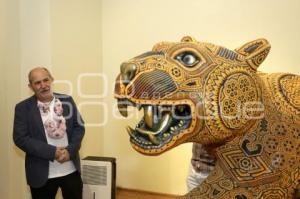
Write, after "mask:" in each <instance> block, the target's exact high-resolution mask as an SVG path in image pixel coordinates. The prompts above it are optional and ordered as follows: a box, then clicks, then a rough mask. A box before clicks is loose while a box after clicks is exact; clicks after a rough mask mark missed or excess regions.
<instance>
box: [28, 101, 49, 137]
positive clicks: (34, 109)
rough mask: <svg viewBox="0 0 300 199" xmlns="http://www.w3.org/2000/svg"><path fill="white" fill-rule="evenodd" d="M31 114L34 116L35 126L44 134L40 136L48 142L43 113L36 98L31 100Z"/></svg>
mask: <svg viewBox="0 0 300 199" xmlns="http://www.w3.org/2000/svg"><path fill="white" fill-rule="evenodd" d="M30 112H31V114H30V115H32V118H33V121H34V123H35V126H36V127H37V132H42V133H38V135H40V136H41V138H42V139H44V140H45V141H47V138H46V134H45V129H44V125H43V121H42V117H41V113H40V110H39V108H38V106H37V99H36V97H35V96H33V97H32V98H31V100H30Z"/></svg>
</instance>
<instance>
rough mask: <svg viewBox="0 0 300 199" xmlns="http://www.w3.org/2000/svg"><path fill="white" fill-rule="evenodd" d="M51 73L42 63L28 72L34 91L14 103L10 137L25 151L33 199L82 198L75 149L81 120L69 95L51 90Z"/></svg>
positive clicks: (80, 129) (82, 129)
mask: <svg viewBox="0 0 300 199" xmlns="http://www.w3.org/2000/svg"><path fill="white" fill-rule="evenodd" d="M53 80H54V79H53V77H52V75H51V73H50V72H49V71H48V70H47V69H46V68H43V67H37V68H34V69H32V70H31V71H30V72H29V74H28V81H29V83H28V86H29V88H30V89H31V90H32V91H33V93H34V95H33V96H31V97H29V98H28V99H25V100H23V101H21V102H20V103H18V104H17V105H16V107H15V118H14V128H13V139H14V142H15V144H16V146H18V147H19V148H20V149H21V150H23V151H24V152H25V154H26V157H25V170H26V179H27V184H28V185H29V186H30V190H31V195H32V198H33V199H55V196H56V193H57V190H58V188H61V190H62V195H63V197H64V199H82V180H81V176H80V157H79V153H78V152H79V149H80V146H81V141H82V138H83V136H84V132H85V128H84V123H83V120H82V118H81V116H80V113H79V112H78V110H77V108H76V105H75V103H74V101H73V99H72V97H71V96H68V95H63V94H58V93H53V90H52V85H53Z"/></svg>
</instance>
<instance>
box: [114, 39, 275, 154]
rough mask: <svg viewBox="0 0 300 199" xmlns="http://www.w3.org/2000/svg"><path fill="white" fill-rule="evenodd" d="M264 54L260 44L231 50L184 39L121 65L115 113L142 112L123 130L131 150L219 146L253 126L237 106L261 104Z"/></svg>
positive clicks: (154, 151)
mask: <svg viewBox="0 0 300 199" xmlns="http://www.w3.org/2000/svg"><path fill="white" fill-rule="evenodd" d="M269 49H270V45H269V44H268V42H267V41H266V40H264V39H258V40H255V41H252V42H249V43H246V44H245V45H243V46H242V47H240V48H238V49H236V50H235V51H231V50H229V49H226V48H224V47H221V46H217V45H213V44H210V43H204V42H198V41H196V40H194V39H193V38H191V37H189V36H186V37H184V38H182V40H181V41H180V42H161V43H158V44H156V45H155V46H154V47H153V49H152V51H149V52H146V53H144V54H141V55H139V56H137V57H134V58H132V59H130V60H128V61H126V62H124V63H122V64H121V72H120V74H119V75H118V77H117V79H116V83H115V98H116V99H117V100H118V108H119V111H120V113H121V114H122V115H123V116H124V117H126V116H127V115H128V113H127V107H128V106H134V107H136V108H138V109H142V110H143V113H144V116H143V118H142V119H141V120H140V122H139V123H138V124H137V125H136V126H135V127H129V126H128V127H127V132H128V133H129V136H130V142H131V144H132V146H133V148H134V149H136V150H137V151H138V152H140V153H143V154H146V155H157V154H160V153H162V152H165V151H167V150H169V149H171V148H173V147H175V146H177V145H179V144H182V143H186V142H198V143H202V144H220V143H222V142H225V141H226V140H228V139H231V138H232V137H234V136H236V135H237V134H240V133H242V132H243V131H244V130H246V129H247V128H248V127H249V126H251V125H253V123H255V122H254V120H253V119H251V118H250V119H249V115H251V114H253V112H255V111H253V109H254V108H253V107H252V108H250V110H251V111H245V113H244V114H241V110H242V109H241V107H240V105H245V103H248V102H256V101H260V95H261V94H260V89H259V86H258V82H257V79H256V69H257V67H258V66H259V65H260V63H261V62H262V61H263V60H264V59H265V57H266V56H267V54H268V52H269ZM250 104H251V103H250ZM252 106H253V104H252Z"/></svg>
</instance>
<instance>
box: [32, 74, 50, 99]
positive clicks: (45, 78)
mask: <svg viewBox="0 0 300 199" xmlns="http://www.w3.org/2000/svg"><path fill="white" fill-rule="evenodd" d="M30 80H31V83H30V84H29V85H28V86H29V87H30V88H31V90H32V91H33V92H34V94H35V96H36V97H37V98H38V100H40V101H41V102H49V101H51V100H52V99H53V91H52V82H53V79H52V78H51V77H50V75H49V73H48V72H47V71H45V70H43V69H36V70H33V71H32V72H31V75H30Z"/></svg>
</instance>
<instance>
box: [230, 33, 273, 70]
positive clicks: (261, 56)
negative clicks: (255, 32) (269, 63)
mask: <svg viewBox="0 0 300 199" xmlns="http://www.w3.org/2000/svg"><path fill="white" fill-rule="evenodd" d="M270 49H271V45H270V44H269V42H268V41H267V40H266V39H256V40H254V41H251V42H248V43H246V44H244V45H243V46H241V47H240V48H237V49H235V51H236V52H237V53H239V54H241V55H243V56H244V57H245V61H246V62H247V63H248V64H249V66H250V67H251V68H253V69H254V70H257V68H258V67H259V65H260V64H261V63H262V62H263V61H264V60H265V58H266V57H267V55H268V54H269V51H270Z"/></svg>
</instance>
